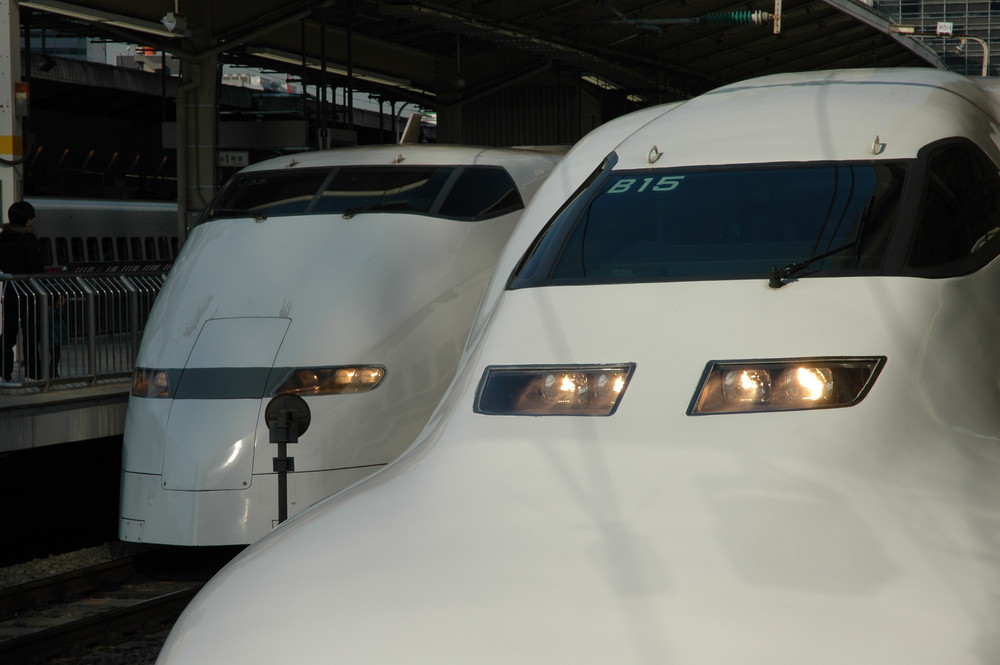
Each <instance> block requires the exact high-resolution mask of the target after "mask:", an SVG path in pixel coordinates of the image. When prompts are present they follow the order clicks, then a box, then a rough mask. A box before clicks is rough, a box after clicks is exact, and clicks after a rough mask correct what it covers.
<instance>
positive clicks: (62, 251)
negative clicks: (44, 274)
mask: <svg viewBox="0 0 1000 665" xmlns="http://www.w3.org/2000/svg"><path fill="white" fill-rule="evenodd" d="M56 263H58V264H59V265H61V266H64V265H66V264H67V263H69V241H68V240H66V238H56Z"/></svg>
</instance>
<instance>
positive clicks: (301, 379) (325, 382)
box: [272, 365, 385, 395]
mask: <svg viewBox="0 0 1000 665" xmlns="http://www.w3.org/2000/svg"><path fill="white" fill-rule="evenodd" d="M384 378H385V367H380V366H378V365H353V366H349V367H308V368H299V369H294V370H292V371H291V373H289V375H288V376H286V377H285V380H284V381H282V382H281V384H280V385H279V386H278V387H277V388H275V389H274V392H273V393H272V394H274V395H281V394H286V393H291V394H294V395H345V394H349V393H366V392H368V391H369V390H374V389H375V388H378V386H379V384H380V383H382V379H384Z"/></svg>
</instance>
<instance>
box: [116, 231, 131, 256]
mask: <svg viewBox="0 0 1000 665" xmlns="http://www.w3.org/2000/svg"><path fill="white" fill-rule="evenodd" d="M115 249H117V250H118V260H119V261H128V258H129V257H128V238H123V237H121V236H119V237H117V238H115Z"/></svg>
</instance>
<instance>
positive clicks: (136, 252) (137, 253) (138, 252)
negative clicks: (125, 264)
mask: <svg viewBox="0 0 1000 665" xmlns="http://www.w3.org/2000/svg"><path fill="white" fill-rule="evenodd" d="M129 241H130V244H131V245H132V260H133V261H139V260H141V259H143V258H144V257H143V255H142V238H136V237H132V238H129Z"/></svg>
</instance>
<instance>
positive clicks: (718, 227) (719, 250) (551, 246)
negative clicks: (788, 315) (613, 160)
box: [511, 162, 906, 288]
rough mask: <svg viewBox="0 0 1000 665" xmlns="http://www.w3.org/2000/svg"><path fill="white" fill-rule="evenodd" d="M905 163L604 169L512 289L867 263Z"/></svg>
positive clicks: (882, 243)
mask: <svg viewBox="0 0 1000 665" xmlns="http://www.w3.org/2000/svg"><path fill="white" fill-rule="evenodd" d="M905 174H906V167H905V165H904V164H903V163H890V162H871V163H855V164H844V163H840V164H795V165H777V166H766V167H761V166H752V167H725V168H719V169H701V170H656V169H649V170H642V171H612V172H609V173H607V174H606V175H605V176H603V177H601V178H598V179H597V180H595V182H594V183H593V184H592V185H591V186H590V187H589V188H588V189H587V190H586V191H585V192H584V193H583V194H582V195H581V196H580V197H579V198H578V199H577V201H576V202H575V203H574V204H572V205H570V206H568V207H567V208H566V209H565V210H564V211H563V213H562V214H561V215H560V217H558V218H557V219H556V220H555V221H554V222H553V224H552V225H551V226H550V227H549V229H548V230H547V232H546V234H545V236H544V237H543V238H542V239H541V241H540V242H539V243H538V244H537V245H536V247H535V249H534V251H533V252H532V254H531V255H530V256H529V257H528V259H527V260H526V261H525V263H524V264H523V266H522V268H521V269H520V271H519V272H518V273H517V275H516V276H515V278H514V280H513V282H512V284H511V286H512V287H513V288H517V287H521V286H532V285H540V284H547V283H548V284H551V283H601V282H622V281H624V282H628V281H650V280H654V281H655V280H660V281H663V280H674V279H694V278H699V279H713V278H736V277H755V278H765V277H766V276H767V275H768V274H769V272H770V270H771V269H772V268H773V267H776V266H777V267H780V266H785V265H788V264H791V263H795V262H800V261H803V260H804V259H807V258H810V257H814V256H817V255H820V254H823V253H825V252H829V251H830V250H834V249H837V248H840V247H844V249H843V250H842V251H840V252H837V253H835V254H834V255H832V256H830V257H828V258H825V259H822V260H819V261H816V262H815V263H813V264H811V265H810V266H809V268H808V271H809V272H811V271H817V270H822V271H851V272H853V273H854V274H857V273H858V272H859V271H860V272H862V273H864V272H877V271H878V270H879V269H880V267H881V263H882V259H883V256H884V255H885V252H886V248H887V246H888V241H889V237H890V231H891V230H892V227H893V224H894V223H895V220H896V218H897V216H898V212H899V203H900V198H901V192H902V190H903V183H904V179H905Z"/></svg>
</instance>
